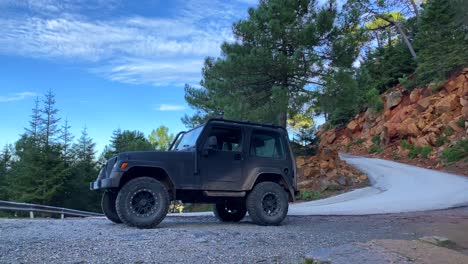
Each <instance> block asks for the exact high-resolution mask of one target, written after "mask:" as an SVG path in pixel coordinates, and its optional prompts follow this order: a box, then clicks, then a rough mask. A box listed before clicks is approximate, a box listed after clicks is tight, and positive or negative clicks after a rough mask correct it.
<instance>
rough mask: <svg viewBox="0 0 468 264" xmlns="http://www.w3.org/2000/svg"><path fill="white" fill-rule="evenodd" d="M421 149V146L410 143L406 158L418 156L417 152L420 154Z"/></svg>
mask: <svg viewBox="0 0 468 264" xmlns="http://www.w3.org/2000/svg"><path fill="white" fill-rule="evenodd" d="M421 151H422V147H421V146H413V145H411V147H410V148H409V152H408V158H410V159H414V158H416V157H418V156H419V154H421Z"/></svg>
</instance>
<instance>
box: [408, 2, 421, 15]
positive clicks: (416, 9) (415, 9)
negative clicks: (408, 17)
mask: <svg viewBox="0 0 468 264" xmlns="http://www.w3.org/2000/svg"><path fill="white" fill-rule="evenodd" d="M409 1H410V3H411V5H412V6H413V11H414V15H415V16H416V18H418V17H419V10H418V5H416V2H415V1H414V0H409Z"/></svg>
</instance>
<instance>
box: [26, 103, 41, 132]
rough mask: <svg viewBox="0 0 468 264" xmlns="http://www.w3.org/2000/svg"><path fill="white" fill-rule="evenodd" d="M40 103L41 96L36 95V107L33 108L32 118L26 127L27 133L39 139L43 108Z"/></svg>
mask: <svg viewBox="0 0 468 264" xmlns="http://www.w3.org/2000/svg"><path fill="white" fill-rule="evenodd" d="M39 104H40V101H39V97H36V99H35V100H34V108H33V109H32V114H31V120H30V121H29V128H25V130H26V133H27V134H28V135H30V136H31V137H32V138H34V139H35V140H37V141H39V137H40V130H41V128H40V127H39V125H40V122H41V109H40V106H39Z"/></svg>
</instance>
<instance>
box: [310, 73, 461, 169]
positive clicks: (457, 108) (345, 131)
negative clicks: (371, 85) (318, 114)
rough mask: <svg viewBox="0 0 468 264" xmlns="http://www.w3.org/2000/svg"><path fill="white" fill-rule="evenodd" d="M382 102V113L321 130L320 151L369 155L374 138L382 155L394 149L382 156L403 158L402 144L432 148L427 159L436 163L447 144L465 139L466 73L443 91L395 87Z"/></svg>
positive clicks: (446, 84)
mask: <svg viewBox="0 0 468 264" xmlns="http://www.w3.org/2000/svg"><path fill="white" fill-rule="evenodd" d="M381 98H382V101H383V102H384V105H385V106H384V110H383V112H382V113H375V112H373V111H372V110H371V109H368V110H367V111H366V112H363V113H360V114H358V115H357V116H356V117H355V118H354V119H353V120H351V121H350V122H349V123H348V124H347V126H346V127H344V128H341V129H336V130H335V129H330V130H325V131H324V130H320V129H319V132H318V135H319V136H320V137H321V143H320V145H321V147H325V148H332V149H338V150H340V151H345V150H347V151H350V152H356V153H359V151H361V152H363V151H364V150H366V151H367V153H369V148H370V147H371V146H372V145H374V144H375V141H376V138H378V139H379V140H380V144H381V145H382V147H383V148H384V149H385V148H387V147H388V146H391V147H392V152H391V153H388V151H384V152H383V153H382V154H381V155H387V156H388V155H390V154H391V155H395V156H401V155H405V154H406V151H407V150H405V149H403V148H401V147H399V145H400V144H399V143H400V141H401V140H403V139H405V140H407V142H409V143H410V144H414V145H417V146H431V147H432V148H433V153H431V155H430V156H429V159H435V160H436V159H438V157H439V154H440V153H441V151H443V149H444V148H445V147H447V146H448V145H449V144H450V143H451V142H453V141H457V140H460V139H466V138H467V135H468V68H465V69H464V70H463V71H462V72H461V73H460V74H458V75H457V76H454V77H453V78H451V79H449V80H448V81H447V82H446V83H445V84H444V85H443V86H442V87H438V85H436V84H431V85H428V87H424V88H421V87H419V88H416V89H414V90H412V91H408V90H405V89H404V88H403V87H402V86H401V85H399V86H397V87H395V88H394V89H392V90H391V91H389V92H387V93H384V94H383V95H382V96H381ZM442 139H443V140H442ZM356 142H359V144H355V143H356Z"/></svg>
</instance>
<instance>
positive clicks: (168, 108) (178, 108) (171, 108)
mask: <svg viewBox="0 0 468 264" xmlns="http://www.w3.org/2000/svg"><path fill="white" fill-rule="evenodd" d="M184 109H185V106H183V105H172V104H162V105H160V106H158V107H156V108H155V110H157V111H181V110H184Z"/></svg>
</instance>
